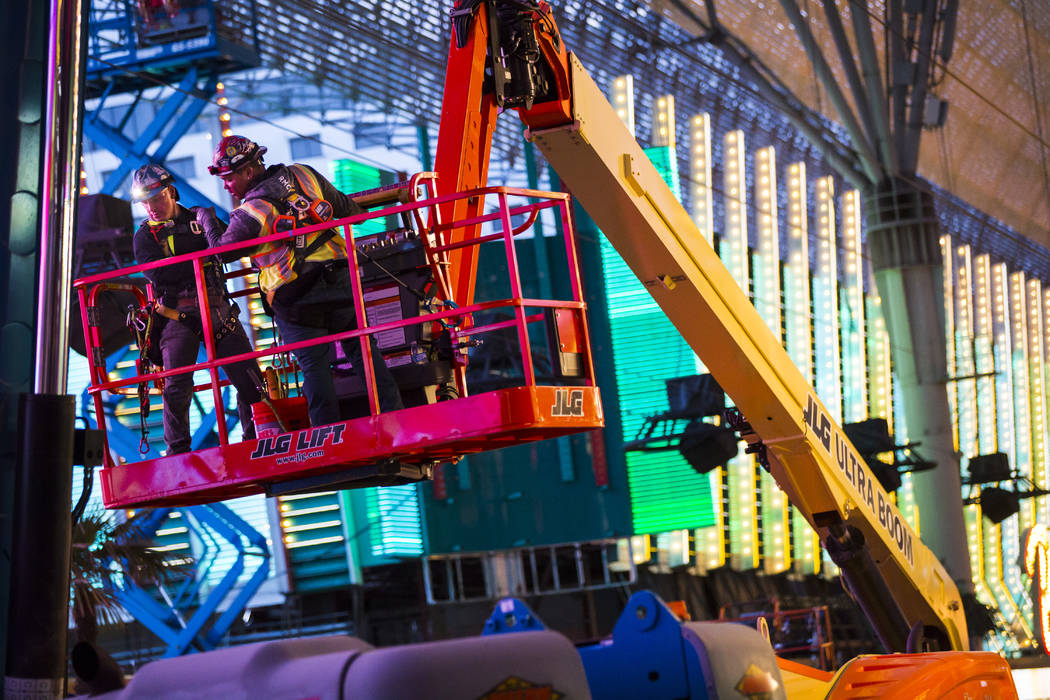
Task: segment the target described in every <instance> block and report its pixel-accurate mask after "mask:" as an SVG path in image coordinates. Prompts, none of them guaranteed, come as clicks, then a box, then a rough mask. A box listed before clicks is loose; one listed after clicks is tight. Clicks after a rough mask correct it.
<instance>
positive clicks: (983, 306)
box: [966, 255, 1008, 610]
mask: <svg viewBox="0 0 1050 700" xmlns="http://www.w3.org/2000/svg"><path fill="white" fill-rule="evenodd" d="M991 277H992V271H991V261H990V260H989V258H988V255H978V256H977V257H976V258H974V260H973V323H974V326H973V355H974V358H973V360H974V365H973V366H974V369H975V371H976V374H977V377H976V379H975V380H974V383H975V387H976V398H977V406H976V417H977V435H976V439H977V448H976V449H977V454H989V453H991V452H995V451H997V450H998V449H999V444H998V440H997V437H996V433H995V430H996V418H995V413H996V411H995V357H994V354H993V342H994V338H993V334H992V312H993V309H992V280H991ZM971 494H976V487H973V488H972V489H971ZM968 495H970V494H968ZM966 527H967V535H968V536H969V537H973V538H975V539H976V540H977V541H978V543H979V551H978V553H977V556H974V554H973V552H972V551H971V552H970V561H971V562H972V565H973V567H974V571H975V574H974V578H973V580H974V586H975V591H976V593H977V598H978V600H980V601H981V602H982V603H984V604H985V605H991V606H992V607H995V608H999V609H1000V610H1006V609H1008V608H1007V607H1006V606H1005V603H1004V599H1005V598H1006V597H1007V593H1006V589H1004V588H1003V587H1002V581H1001V579H1000V572H1001V569H1002V562H1001V560H1000V557H999V552H1000V551H1001V547H1002V543H1001V542H1000V541H999V528H997V527H994V526H990V525H989V524H988V523H986V522H985V521H984V518H983V517H981V509H980V507H979V506H976V505H974V506H967V507H966Z"/></svg>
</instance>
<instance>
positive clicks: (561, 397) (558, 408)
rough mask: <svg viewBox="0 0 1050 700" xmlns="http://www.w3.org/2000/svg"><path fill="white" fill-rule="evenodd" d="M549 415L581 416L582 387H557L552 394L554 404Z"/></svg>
mask: <svg viewBox="0 0 1050 700" xmlns="http://www.w3.org/2000/svg"><path fill="white" fill-rule="evenodd" d="M551 416H553V417H555V418H561V417H566V416H580V417H582V416H583V389H557V390H556V391H555V394H554V405H553V406H551Z"/></svg>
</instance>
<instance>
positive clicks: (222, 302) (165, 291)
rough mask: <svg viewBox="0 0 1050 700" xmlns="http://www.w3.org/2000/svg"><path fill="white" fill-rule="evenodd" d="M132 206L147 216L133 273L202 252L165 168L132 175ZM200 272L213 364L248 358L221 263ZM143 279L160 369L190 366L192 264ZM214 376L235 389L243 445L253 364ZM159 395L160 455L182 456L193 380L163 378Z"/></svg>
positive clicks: (256, 388)
mask: <svg viewBox="0 0 1050 700" xmlns="http://www.w3.org/2000/svg"><path fill="white" fill-rule="evenodd" d="M132 199H133V200H134V201H136V202H140V203H141V204H142V206H143V207H144V208H145V209H146V215H147V218H146V220H145V221H144V222H143V223H142V225H141V226H139V228H138V230H137V231H136V232H135V237H134V241H133V244H134V249H135V259H136V261H138V263H139V264H140V265H142V264H145V263H151V262H155V261H157V260H164V259H166V258H170V257H172V256H175V255H184V254H186V253H194V252H197V251H200V250H205V249H207V248H208V241H207V239H206V238H205V236H204V233H203V231H202V229H201V227H200V225H199V224H198V223H197V220H196V215H195V214H194V212H193V211H191V210H189V209H186V208H185V207H183V206H182V205H181V204H179V192H178V190H177V189H176V188H175V177H174V176H173V175H172V174H171V173H170V172H168V171H167V170H166V169H165V168H163V167H161V166H160V165H156V164H154V163H150V164H148V165H144V166H142V167H141V168H139V169H138V170H137V171H135V175H134V177H133V180H132ZM202 265H203V273H204V283H205V288H206V290H207V296H208V307H209V309H210V312H211V313H210V315H211V324H212V331H213V332H214V340H215V346H214V347H215V354H216V357H229V356H231V355H239V354H241V353H247V352H252V350H253V348H252V345H251V342H250V341H249V340H248V336H247V335H246V334H245V332H244V326H242V325H241V322H240V321H239V320H238V318H237V314H238V312H239V307H238V306H237V305H236V304H235V303H233V302H232V301H231V300H230V297H229V294H228V292H227V290H226V280H225V277H224V276H223V271H222V261H221V260H219V259H218V258H217V257H211V258H205V259H204V260H203V261H202ZM144 274H145V275H146V278H147V279H148V280H149V281H150V282H151V283H152V284H153V290H154V295H155V297H156V300H157V302H156V306H155V307H154V320H153V322H154V323H155V324H163V328H162V329H161V331H160V334H159V344H160V348H159V349H160V355H161V358H162V359H163V366H164V369H166V370H168V369H174V368H176V367H185V366H187V365H191V364H195V363H196V362H197V356H198V354H199V352H200V348H201V341H202V339H203V324H202V322H201V316H200V306H199V304H198V301H197V285H196V281H195V279H196V277H195V275H194V271H193V263H192V262H183V263H178V264H175V265H167V266H163V267H157V268H154V269H152V270H147V271H146V272H145V273H144ZM154 337H158V336H157V335H156V334H155V336H154ZM222 370H223V371H224V372H225V373H226V376H227V377H229V379H230V382H231V383H232V384H233V385H234V387H236V389H237V413H238V415H239V416H240V420H241V428H242V431H243V433H244V437H245V439H253V438H254V437H255V426H254V424H253V423H252V414H251V404H253V403H255V402H257V401H260V400H261V399H262V394H261V388H262V374H261V372H260V371H259V365H258V364H257V363H256V362H254V361H245V362H237V363H234V364H230V365H225V366H224V367H223V368H222ZM163 395H164V442H165V443H167V447H168V454H177V453H180V452H189V451H190V449H191V445H190V421H189V413H190V401H191V400H192V398H193V373H192V372H187V373H185V374H178V375H174V376H171V377H168V378H167V380H166V381H165V382H164V389H163Z"/></svg>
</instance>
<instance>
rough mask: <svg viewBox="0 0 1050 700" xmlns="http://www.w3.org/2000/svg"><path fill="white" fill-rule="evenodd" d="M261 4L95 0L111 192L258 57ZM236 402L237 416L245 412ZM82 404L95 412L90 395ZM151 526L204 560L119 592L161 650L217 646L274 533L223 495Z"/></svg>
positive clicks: (100, 135)
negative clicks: (136, 129) (226, 562)
mask: <svg viewBox="0 0 1050 700" xmlns="http://www.w3.org/2000/svg"><path fill="white" fill-rule="evenodd" d="M255 12H256V4H255V0H224V2H222V3H221V5H220V4H219V3H216V2H213V0H92V2H91V14H90V18H89V27H88V31H89V41H88V58H87V72H86V96H87V98H88V100H94V101H95V102H94V106H93V108H92V109H89V110H87V111H86V114H85V118H84V135H85V136H86V137H87V138H90V139H91V140H92V141H94V142H95V143H96V144H97V145H99V146H101V147H102V148H104V149H106V150H108V151H110V152H111V153H113V154H114V155H115V156H117V157H118V158H119V159H120V163H119V165H118V166H117V168H116V169H115V170H113V171H112V172H111V173H110V174H109V175H108V176H107V177H106V180H105V182H104V183H103V185H102V189H101V193H102V194H113V193H114V192H115V191H116V190H117V188H118V187H120V185H121V183H122V182H123V181H124V179H125V178H126V177H127V176H128V175H129V174H130V173H131V172H133V171H134V170H135V169H136V168H138V167H139V166H140V165H142V164H144V163H147V162H151V163H158V164H161V165H163V164H164V163H165V160H166V159H167V157H168V155H169V154H170V153H171V150H172V149H173V148H174V146H175V144H177V143H178V141H179V139H181V138H182V137H183V136H184V135H185V134H186V133H187V132H188V131H189V129H190V127H191V126H192V125H193V123H194V121H195V120H196V119H197V118H198V117H199V116H200V114H201V112H202V111H203V110H204V108H205V107H206V106H207V104H208V103H209V102H210V101H211V100H213V99H214V98H215V95H216V86H217V84H218V82H219V77H220V76H221V75H223V74H225V73H231V72H235V71H239V70H244V69H247V68H252V67H255V66H258V65H259V53H258V43H257V42H258V39H257V34H256V29H255V25H256V22H255V19H256V18H255ZM164 86H170V87H172V88H174V91H173V92H171V94H169V95H168V96H167V97H166V98H165V99H164V101H163V103H162V104H161V105H160V108H159V109H158V110H157V111H156V113H155V114H154V116H153V118H152V119H151V120H150V122H149V123H148V124H147V125H146V126H145V128H143V129H142V130H141V132H140V133H137V134H129V133H127V132H128V131H129V128H128V125H129V124H131V123H132V118H133V116H134V113H135V109H136V107H138V105H139V104H140V103H141V102H142V101H143V99H144V98H145V97H146V94H147V92H148V91H153V90H156V89H157V88H160V87H164ZM126 93H131V94H133V95H134V97H133V99H132V100H130V101H127V100H120V101H119V102H120V104H119V108H118V109H117V110H112V109H109V110H108V111H107V107H109V106H110V105H112V104H113V101H112V100H109V98H110V97H113V96H115V95H119V94H126ZM114 111H116V112H117V118H116V119H113V117H112V115H113V113H114ZM103 114H109V115H111V117H110V119H109V120H108V121H106V120H104V119H103V118H102V115H103ZM179 194H180V199H181V201H182V203H183V204H184V205H186V206H215V207H216V210H217V211H218V212H220V214H222V213H224V208H223V207H221V206H218V205H217V204H216V203H215V202H212V201H210V200H209V199H208V197H206V196H205V195H203V194H201V193H200V192H199V191H197V190H196V189H194V188H193V187H192V186H190V185H189V183H187V182H185V181H184V180H183V181H181V182H180V183H179ZM129 352H130V349H129V348H123V349H121V350H118V351H117V352H115V353H113V354H112V355H111V356H110V357H108V358H107V360H106V364H107V368H108V369H109V370H110V371H117V369H118V366H120V365H123V364H127V363H126V360H127V358H128V357H130V355H129ZM111 398H112V401H111V403H112V406H107V412H109V411H113V412H114V413H116V412H117V411H118V407H119V404H120V401H121V400H123V399H122V397H120V396H116V395H114V396H113V397H111ZM229 414H230V415H232V416H236V412H232V411H231V412H229ZM83 415H85V416H87V417H89V419H90V417H91V411H90V410H89V409H88V408H87V405H86V404H85V406H84V412H83ZM211 421H212V422H214V416H213V415H212V416H211ZM108 423H109V425H111V426H119V425H120V424H119V423H118V422H117V421H108ZM211 428H212V425H211V424H209V423H208V420H207V417H206V419H205V420H204V422H202V424H201V426H200V427H199V428H198V430H197V431H196V433H195V434H194V436H193V438H194V444H195V446H196V444H197V443H199V442H200V441H201V440H202V439H204V438H205V436H204V433H209V432H210V431H211ZM139 446H140V440H139V436H138V435H137V434H136V433H135V432H134V431H133V430H132V429H131V428H127V427H124V426H120V428H118V429H117V430H116V433H111V434H110V447H111V448H113V449H115V450H117V451H118V452H119V453H120V454H121V455H122V456H125V457H126V458H127V459H129V460H137V459H140V458H141V456H140V455H139V454H138V452H139ZM150 450H151V452H153V451H155V447H153V448H150ZM154 456H157V455H154ZM144 530H145V534H147V535H151V536H154V537H156V538H158V540H160V539H167V540H170V539H171V538H172V537H175V538H176V539H180V540H183V542H180V543H178V544H177V545H174V546H182V547H185V548H189V546H190V543H191V542H192V546H193V549H194V551H195V552H196V555H197V556H196V558H195V561H196V567H195V571H194V573H193V574H192V575H191V576H190V577H189V578H188V579H187V580H186V581H183V582H181V583H180V584H177V585H176V586H175V587H174V588H172V587H166V588H163V589H161V588H159V587H158V588H157V589H156V590H151V591H145V590H143V589H140V588H137V587H136V586H134V584H132V583H131V582H130V581H128V582H126V583H125V585H124V586H123V587H122V588H121V589H119V590H118V591H116V593H117V595H118V597H119V598H120V599H121V602H122V603H123V605H124V607H125V608H126V609H127V610H128V611H129V612H131V613H132V614H133V615H134V616H135V618H136V619H138V620H139V621H140V622H142V623H143V624H144V625H145V626H146V627H147V628H149V629H150V630H151V631H153V632H154V633H155V634H156V635H157V636H158V637H160V638H161V639H162V640H163V641H164V642H165V644H166V650H165V653H164V656H177V655H180V654H184V653H186V652H188V651H192V650H194V649H198V650H206V649H212V648H214V647H215V646H216V645H218V644H219V643H220V642H221V640H222V638H223V636H224V635H225V633H226V632H227V630H228V629H229V627H230V625H231V624H232V623H233V621H234V620H235V619H236V618H237V617H238V616H239V615H240V613H241V611H242V610H243V609H244V607H245V605H246V604H247V603H248V601H249V599H250V598H251V596H252V595H253V594H254V593H255V592H256V591H257V590H258V588H259V586H260V585H261V584H262V583H263V581H264V580H265V579H266V576H267V574H268V573H269V559H270V552H269V548H268V546H267V543H266V540H265V538H264V537H263V536H262V535H261V534H260V533H259V532H258V531H257V530H255V528H253V527H252V526H251V525H250V524H248V523H247V522H245V521H244V520H243V519H242V518H240V517H239V516H238V515H237V514H236V513H234V512H233V511H232V510H231V509H230V508H229V507H227V506H225V505H223V504H212V505H202V506H193V507H187V508H174V509H173V508H164V509H158V510H156V511H153V512H152V513H151V514H150V515H149V516H148V517H147V519H146V521H145V523H144ZM170 533H177V534H175V535H172V534H170ZM160 546H173V545H171V544H170V543H163V544H161V545H160ZM220 547H232V548H233V549H234V550H235V551H236V557H235V558H234V560H233V562H232V564H231V565H230V566H229V568H228V570H227V571H225V572H224V573H223V574H222V575H221V577H218V579H219V580H218V581H217V582H216V583H215V584H214V585H213V586H211V587H210V589H208V590H207V592H206V593H205V591H204V589H203V585H202V584H203V583H204V581H205V580H206V579H207V578H210V576H209V573H210V570H211V569H212V567H213V565H214V564H215V563H216V554H217V551H218V550H219V548H220ZM245 571H248V572H249V573H248V575H247V577H246V578H245V581H244V582H243V584H242V585H241V586H240V588H239V590H238V592H237V594H236V595H235V596H234V597H233V599H232V600H231V601H230V602H229V603H228V605H227V606H226V608H225V611H224V612H222V613H221V614H220V613H219V612H218V608H219V607H220V605H221V604H222V602H223V601H224V600H225V599H226V598H227V597H228V596H230V595H231V591H233V590H234V589H235V588H237V583H238V580H239V579H240V578H242V576H241V574H242V573H243V572H245Z"/></svg>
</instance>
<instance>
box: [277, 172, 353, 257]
mask: <svg viewBox="0 0 1050 700" xmlns="http://www.w3.org/2000/svg"><path fill="white" fill-rule="evenodd" d="M270 182H271V183H274V185H275V186H276V187H277V188H278V190H279V192H278V193H276V195H277V196H273V195H271V194H270V193H266V194H263V195H261V196H259V197H258V199H261V200H263V201H265V202H269V203H270V204H272V205H273V207H274V209H276V210H277V211H278V212H281V213H279V214H278V215H277V217H276V218H275V219H274V221H273V225H272V227H271V228H272V231H273V233H288V232H289V231H292V230H293V229H296V228H300V227H303V226H311V225H313V224H323V223H324V222H326V221H331V220H332V214H333V212H334V210H333V209H332V205H331V204H330V203H329V202H328V201H327V200H325V199H322V198H318V199H314V200H310V199H308V198H306V197H305V196H303V194H302V193H301V192H300V191H299V188H298V187H297V185H296V182H295V176H294V175H292V174H291V172H290V171H289V170H288V169H285V170H284V171H283V172H280V173H278V174H276V175H274V176H273V177H272V178H270ZM335 235H336V231H335V229H328V230H326V231H322V232H321V233H320V234H318V235H317V237H315V238H314V240H313V241H311V242H310V243H309V244H308V243H307V242H306V240H307V235H306V234H299V235H297V236H294V237H292V238H289V239H288V241H287V242H286V245H287V246H288V247H289V248H291V252H292V271H293V272H295V273H296V274H299V271H300V270H301V269H302V267H303V265H304V264H305V263H306V259H307V258H309V257H310V256H311V255H313V254H314V253H315V252H317V251H318V250H320V248H321V246H323V245H324V244H325V243H327V242H328V241H330V240H332V238H334V237H335Z"/></svg>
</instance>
